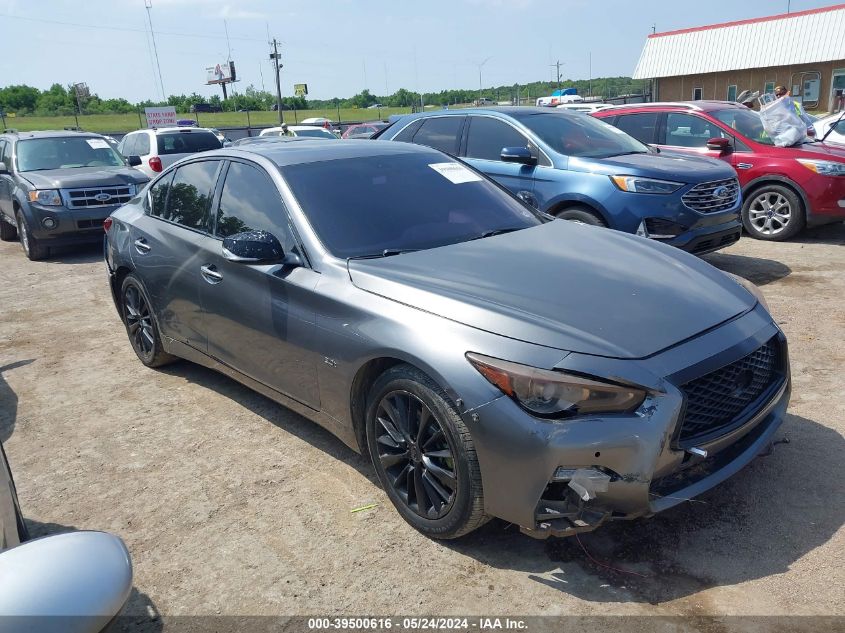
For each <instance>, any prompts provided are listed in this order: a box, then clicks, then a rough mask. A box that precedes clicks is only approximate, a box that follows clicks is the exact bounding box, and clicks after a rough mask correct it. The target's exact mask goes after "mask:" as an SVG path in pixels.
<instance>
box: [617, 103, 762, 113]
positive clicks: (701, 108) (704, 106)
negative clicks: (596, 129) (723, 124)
mask: <svg viewBox="0 0 845 633" xmlns="http://www.w3.org/2000/svg"><path fill="white" fill-rule="evenodd" d="M652 108H654V109H657V110H662V109H667V110H671V109H674V110H690V111H693V112H696V111H698V112H713V111H716V110H726V109H729V108H744V109H747V108H746V107H745V106H744V105H742V104H741V103H736V102H735V101H705V100H701V101H654V102H651V103H626V104H620V105H615V106H613V107H612V108H605V109H603V110H601V113H602V114H604V113H611V112H621V111H622V110H650V109H652Z"/></svg>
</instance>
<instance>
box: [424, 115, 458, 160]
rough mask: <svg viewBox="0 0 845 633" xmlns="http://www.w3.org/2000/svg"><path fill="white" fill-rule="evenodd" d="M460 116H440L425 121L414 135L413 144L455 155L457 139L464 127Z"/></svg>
mask: <svg viewBox="0 0 845 633" xmlns="http://www.w3.org/2000/svg"><path fill="white" fill-rule="evenodd" d="M465 118H466V117H462V116H441V117H434V118H431V119H425V120H424V121H423V124H422V127H421V128H420V129H419V131H418V132H417V133H416V134H414V143H416V144H418V145H428V146H429V147H433V148H434V149H439V150H440V151H441V152H446V153H447V154H456V153H457V151H458V139H459V138H460V137H461V129H462V128H463V126H464V119H465Z"/></svg>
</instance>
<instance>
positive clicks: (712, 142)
mask: <svg viewBox="0 0 845 633" xmlns="http://www.w3.org/2000/svg"><path fill="white" fill-rule="evenodd" d="M707 149H709V150H712V151H714V152H721V153H722V154H725V153H727V152H728V151H729V150H730V149H731V142H730V141H729V140H728V139H726V138H719V137H716V138H711V139H709V140H708V141H707Z"/></svg>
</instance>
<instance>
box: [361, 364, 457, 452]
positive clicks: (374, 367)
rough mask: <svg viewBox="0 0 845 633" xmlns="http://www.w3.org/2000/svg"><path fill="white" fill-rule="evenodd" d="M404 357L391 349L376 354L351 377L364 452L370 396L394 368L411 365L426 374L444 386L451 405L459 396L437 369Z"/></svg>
mask: <svg viewBox="0 0 845 633" xmlns="http://www.w3.org/2000/svg"><path fill="white" fill-rule="evenodd" d="M404 356H405V355H404V354H402V353H395V352H391V353H384V354H380V355H379V356H376V357H373V358H371V359H369V360H367V361H366V362H365V363H363V364H362V365H361V366H360V367H359V368H358V371H357V372H355V377H354V378H353V379H352V384H351V387H350V390H349V413H350V417H351V420H352V428H353V432H354V433H355V439H356V440H357V443H358V449H359V450H360V452H361V454H363V455H366V454H367V425H366V413H367V396H368V395H369V393H370V389H372V386H373V385H374V384H375V382H376V381H377V380H378V379H379V377H380V376H381V375H382V374H384V372H386V371H387V370H389V369H390V368H391V367H395V366H397V365H408V366H409V367H412V368H414V369H416V370H417V371H420V372H422V373H423V374H425V375H426V376H427V377H428V378H429V379H430V380H431V381H433V382H434V383H435V384H437V385H438V386H439V387H440V388H441V389H443V391H444V392H445V393H446V394H447V395H448V396H449V398H450V399H451V400H452V401H453V403H452V404H454V400H456V399H457V396H456V394H455V393H454V390H453V389H452V388H451V387H450V386H449V385H448V383H446V382H445V381H444V380H443V377H442V376H440V375H439V374H437V373H436V372H434V371H433V370H432V369H431V368H430V367H428V366H427V364H426V363H423V362H420V361H419V360H418V359H411V358H407V357H404Z"/></svg>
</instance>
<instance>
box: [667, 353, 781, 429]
mask: <svg viewBox="0 0 845 633" xmlns="http://www.w3.org/2000/svg"><path fill="white" fill-rule="evenodd" d="M781 364H782V363H781V352H780V343H779V342H778V340H777V338H772V339H770V340H769V341H768V342H767V343H765V344H764V345H762V346H761V347H759V348H757V349H756V350H754V351H753V352H751V353H750V354H748V355H747V356H745V357H743V358H740V359H739V360H737V361H734V362H733V363H731V364H730V365H726V366H724V367H722V368H720V369H717V370H716V371H712V372H710V373H709V374H705V375H704V376H701V377H700V378H696V379H695V380H691V381H689V382H687V383H685V384H684V385H682V386H681V391H683V392H684V394H685V395H686V401H687V405H686V410H685V411H684V418H683V421H682V423H681V431H680V434H679V436H678V441H679V443H680V444H681V445H682V446H683V445H685V444H688V443H690V442H692V441H695V440H698V439H700V438H702V437H704V436H710V435H712V434H714V433H719V432H722V433H727V432H728V431H730V430H731V429H732V428H733V426H734V423H735V422H736V421H738V420H740V419H741V418H742V417H743V416H742V414H743V413H744V412H745V410H746V409H747V408H748V406H749V405H751V404H752V403H754V402H755V401H756V400H757V399H758V398H759V397H760V396H761V395H762V394H763V393H764V392H765V391H766V390H767V389H768V388H769V387H770V386H771V385H772V384H774V383H775V382H779V381H780V380H781V379H782V372H781V371H780V369H781ZM719 434H721V433H719Z"/></svg>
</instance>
